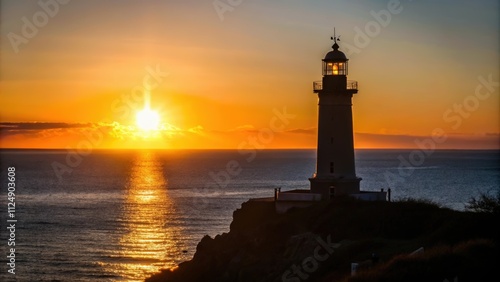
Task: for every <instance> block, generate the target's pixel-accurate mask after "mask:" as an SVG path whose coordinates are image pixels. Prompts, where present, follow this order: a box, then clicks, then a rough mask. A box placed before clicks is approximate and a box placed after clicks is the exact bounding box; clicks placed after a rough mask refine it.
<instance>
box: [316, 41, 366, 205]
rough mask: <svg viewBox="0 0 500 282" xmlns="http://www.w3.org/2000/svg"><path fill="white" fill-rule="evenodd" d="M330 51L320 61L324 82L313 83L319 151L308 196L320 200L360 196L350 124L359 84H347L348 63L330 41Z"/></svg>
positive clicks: (337, 47) (337, 46)
mask: <svg viewBox="0 0 500 282" xmlns="http://www.w3.org/2000/svg"><path fill="white" fill-rule="evenodd" d="M332 40H334V44H333V46H332V48H333V50H332V51H330V52H328V54H326V56H325V58H324V59H323V80H322V81H315V82H314V83H313V90H314V93H317V94H318V148H317V161H316V173H314V175H313V177H312V178H309V181H310V182H311V193H316V194H321V197H322V198H323V199H329V198H330V197H332V196H334V195H335V196H338V195H348V194H357V193H359V192H360V191H359V182H360V181H361V178H359V177H357V176H356V169H355V164H354V139H353V126H352V125H353V122H352V96H353V94H356V93H358V83H357V82H356V81H348V80H347V72H348V59H347V58H346V56H345V54H344V53H342V52H341V51H339V45H338V44H337V41H338V38H337V37H336V36H335V37H332Z"/></svg>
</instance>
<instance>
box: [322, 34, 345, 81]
mask: <svg viewBox="0 0 500 282" xmlns="http://www.w3.org/2000/svg"><path fill="white" fill-rule="evenodd" d="M332 48H333V51H330V52H328V54H326V56H325V58H324V59H323V75H324V76H325V75H347V69H348V68H347V61H348V59H347V57H346V56H345V54H344V53H343V52H341V51H339V45H338V44H337V42H335V44H333V46H332Z"/></svg>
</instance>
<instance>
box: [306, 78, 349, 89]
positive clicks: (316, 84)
mask: <svg viewBox="0 0 500 282" xmlns="http://www.w3.org/2000/svg"><path fill="white" fill-rule="evenodd" d="M347 89H349V90H358V82H357V81H355V80H348V81H347ZM313 90H314V91H320V90H323V82H322V81H321V80H320V81H314V82H313Z"/></svg>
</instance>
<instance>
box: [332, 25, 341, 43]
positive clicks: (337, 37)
mask: <svg viewBox="0 0 500 282" xmlns="http://www.w3.org/2000/svg"><path fill="white" fill-rule="evenodd" d="M330 39H331V40H333V42H335V44H337V40H338V41H340V35H339V36H337V35H336V32H335V28H333V37H330Z"/></svg>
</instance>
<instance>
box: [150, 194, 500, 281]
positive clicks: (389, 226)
mask: <svg viewBox="0 0 500 282" xmlns="http://www.w3.org/2000/svg"><path fill="white" fill-rule="evenodd" d="M498 222H500V221H499V216H498V214H493V213H472V212H459V211H454V210H450V209H447V208H442V207H439V206H437V205H434V204H432V203H426V202H422V201H414V200H408V201H402V202H394V203H390V202H362V201H355V200H351V199H336V200H334V201H332V202H328V203H320V204H317V205H315V206H312V207H309V208H303V209H293V210H290V211H289V212H288V213H286V214H276V213H275V212H274V203H273V202H256V201H249V202H246V203H244V204H243V205H242V207H241V209H238V210H236V211H235V212H234V214H233V222H232V223H231V226H230V232H229V233H224V234H222V235H217V236H216V237H215V238H210V237H209V236H205V237H204V238H203V239H202V240H201V241H200V243H199V244H198V246H197V250H196V253H195V255H194V257H193V259H192V260H191V261H187V262H184V263H181V264H180V265H179V267H178V268H177V269H175V270H173V271H172V270H164V271H163V272H161V273H159V274H156V275H154V276H152V277H150V278H148V279H147V280H146V281H148V282H156V281H170V282H176V281H184V282H185V281H231V282H233V281H238V282H244V281H252V282H254V281H294V282H298V281H439V282H441V281H445V279H448V281H453V279H455V278H457V280H459V281H461V282H462V281H486V280H487V279H488V278H489V277H491V275H496V272H495V273H494V270H495V268H494V267H496V266H498V265H500V258H499V256H498V254H499V253H500V252H499V250H500V249H499V244H498V242H499V240H498V239H499V238H500V236H499V235H500V232H499V228H498ZM420 247H424V249H425V251H423V252H421V253H418V254H413V255H410V253H411V252H413V251H414V250H417V249H419V248H420ZM353 262H356V263H358V264H359V270H358V273H357V275H356V276H354V277H351V276H350V273H351V263H353Z"/></svg>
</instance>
